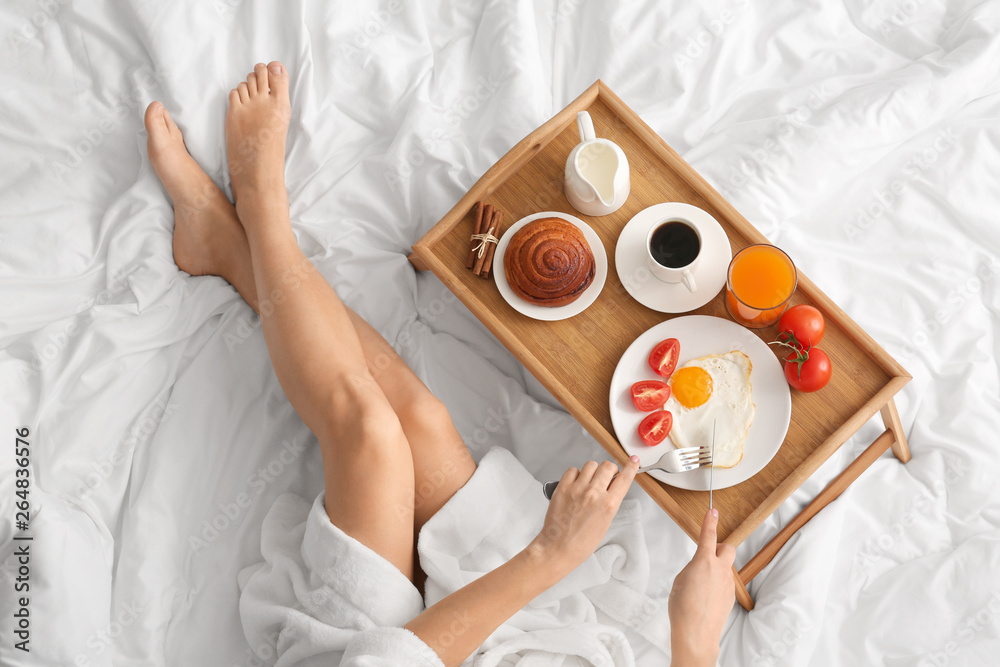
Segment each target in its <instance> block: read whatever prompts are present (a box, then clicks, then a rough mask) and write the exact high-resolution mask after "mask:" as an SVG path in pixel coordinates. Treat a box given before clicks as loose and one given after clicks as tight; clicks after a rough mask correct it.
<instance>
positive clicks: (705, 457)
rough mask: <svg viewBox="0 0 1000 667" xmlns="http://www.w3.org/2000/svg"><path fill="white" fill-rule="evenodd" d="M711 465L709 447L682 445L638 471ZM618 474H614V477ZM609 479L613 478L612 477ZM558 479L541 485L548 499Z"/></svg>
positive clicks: (685, 469) (684, 468)
mask: <svg viewBox="0 0 1000 667" xmlns="http://www.w3.org/2000/svg"><path fill="white" fill-rule="evenodd" d="M707 465H712V450H711V448H710V447H684V448H682V449H671V450H670V451H668V452H667V453H665V454H664V455H663V456H661V457H660V460H659V461H657V462H656V463H654V464H653V465H648V466H643V467H641V468H639V472H649V471H650V470H662V471H664V472H670V473H674V472H687V471H689V470H694V469H696V468H703V467H705V466H707ZM617 476H618V475H617V474H615V477H617ZM611 479H614V477H612V478H611ZM558 485H559V481H558V480H556V481H553V482H545V484H543V485H542V492H543V493H544V494H545V497H546V498H548V499H549V500H551V499H552V494H553V493H555V492H556V487H557V486H558Z"/></svg>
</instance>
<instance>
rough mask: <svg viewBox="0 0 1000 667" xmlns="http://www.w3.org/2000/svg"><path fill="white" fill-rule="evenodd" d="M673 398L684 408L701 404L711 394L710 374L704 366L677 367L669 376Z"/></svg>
mask: <svg viewBox="0 0 1000 667" xmlns="http://www.w3.org/2000/svg"><path fill="white" fill-rule="evenodd" d="M671 381H672V384H673V392H674V398H676V399H677V402H678V403H680V404H681V405H683V406H684V407H685V408H696V407H698V406H699V405H703V404H704V403H705V401H707V400H708V399H709V398H710V397H711V396H712V376H711V375H709V374H708V371H706V370H705V369H704V368H699V367H698V366H688V367H686V368H678V369H677V370H676V371H674V374H673V377H672V378H671Z"/></svg>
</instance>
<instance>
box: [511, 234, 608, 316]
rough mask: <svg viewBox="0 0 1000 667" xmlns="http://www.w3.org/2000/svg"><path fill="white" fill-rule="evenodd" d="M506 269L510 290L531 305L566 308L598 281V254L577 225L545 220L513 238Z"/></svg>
mask: <svg viewBox="0 0 1000 667" xmlns="http://www.w3.org/2000/svg"><path fill="white" fill-rule="evenodd" d="M503 268H504V272H505V275H506V276H507V283H508V284H509V285H510V288H511V289H512V290H513V291H514V293H515V294H517V295H518V296H519V297H521V298H522V299H524V300H525V301H527V302H528V303H533V304H535V305H536V306H547V307H555V306H565V305H567V304H570V303H573V302H574V301H576V300H577V299H578V298H580V295H581V294H583V292H584V290H586V289H587V288H588V287H589V286H590V284H591V283H592V282H594V271H595V264H594V252H593V251H592V250H591V249H590V245H589V244H588V243H587V239H585V238H584V237H583V232H582V231H580V228H579V227H577V226H576V225H573V224H572V223H569V222H567V221H566V220H563V219H562V218H541V219H539V220H534V221H532V222H530V223H528V224H527V225H525V226H524V227H522V228H521V229H519V230H518V231H517V232H516V233H515V234H514V236H512V237H511V239H510V243H509V244H508V245H507V251H506V252H505V253H504V258H503Z"/></svg>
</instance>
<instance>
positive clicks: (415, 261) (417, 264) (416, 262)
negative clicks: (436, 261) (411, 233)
mask: <svg viewBox="0 0 1000 667" xmlns="http://www.w3.org/2000/svg"><path fill="white" fill-rule="evenodd" d="M406 259H408V260H410V264H412V265H413V268H414V269H416V270H417V271H426V270H427V269H429V268H430V267H429V266H427V265H426V264H424V260H422V259H420V258H419V257H417V254H416V253H413V252H411V253H410V254H409V255H407V257H406Z"/></svg>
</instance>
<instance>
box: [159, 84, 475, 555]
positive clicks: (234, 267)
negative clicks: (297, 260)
mask: <svg viewBox="0 0 1000 667" xmlns="http://www.w3.org/2000/svg"><path fill="white" fill-rule="evenodd" d="M259 70H260V68H259V67H258V71H257V72H254V73H253V74H252V75H251V76H250V77H249V78H248V84H247V89H246V91H243V90H242V86H241V88H240V89H238V90H237V91H236V95H237V96H239V95H240V93H241V92H245V93H246V94H247V96H248V97H249V96H250V95H249V94H250V93H251V92H252V91H251V90H250V83H254V84H256V83H257V81H256V79H257V75H258V72H259ZM146 125H147V128H148V129H149V130H150V157H151V160H152V161H153V165H154V167H156V169H157V173H158V174H159V175H160V177H161V180H163V182H164V185H165V186H166V187H167V190H168V193H169V194H170V195H171V198H172V199H173V200H174V205H175V209H176V211H177V226H176V228H175V229H176V231H175V248H174V249H175V257H176V259H177V261H178V266H180V267H181V268H182V269H184V270H186V271H188V272H190V273H192V274H193V275H202V274H206V273H208V274H214V275H222V276H223V277H225V278H226V279H227V280H229V281H230V282H231V283H232V284H233V285H234V286H235V287H236V288H237V290H239V292H240V294H241V295H242V296H243V297H244V299H246V301H247V302H248V303H249V304H250V305H251V306H252V307H254V308H255V309H257V310H259V304H258V303H257V301H258V300H257V295H256V289H257V285H256V283H255V278H254V276H253V269H252V265H251V256H250V251H249V244H248V241H247V237H246V236H245V235H244V234H243V229H242V228H240V227H239V222H238V220H237V218H236V215H235V211H234V209H233V208H232V206H231V205H230V204H229V202H228V200H226V198H225V196H224V195H223V194H222V192H221V191H219V190H218V188H217V187H215V185H214V183H212V181H211V179H209V178H208V176H207V175H205V174H204V172H203V171H202V170H201V169H200V168H199V167H198V166H197V165H196V164H195V163H194V161H193V160H192V159H191V158H190V156H189V155H188V154H187V152H186V150H184V148H183V140H182V139H181V138H180V132H179V130H178V128H177V127H176V125H174V124H173V122H172V121H171V120H170V118H169V115H168V114H166V113H165V111H164V110H162V107H161V106H160V105H159V104H158V103H157V104H154V105H151V106H150V108H149V110H147V118H146ZM265 129H272V130H273V128H265ZM268 134H270V133H264V136H263V137H260V136H258V137H256V138H251V139H250V140H248V141H246V142H244V143H242V144H240V146H238V147H234V146H232V144H231V146H230V148H231V154H232V149H233V148H236V149H237V150H239V149H244V150H243V151H241V152H240V153H239V154H236V155H234V157H239V155H243V156H244V157H251V156H252V154H253V151H254V149H255V148H256V146H255V139H256V140H258V141H259V140H260V139H266V138H268V136H267V135H268ZM282 137H283V134H282ZM235 166H236V170H235V171H237V172H239V171H240V170H241V169H245V168H246V167H245V164H244V165H241V164H240V163H239V162H237V164H236V165H235ZM178 174H179V175H180V176H178ZM234 180H235V179H234ZM300 268H301V269H302V270H308V269H310V268H311V266H310V267H305V266H301V267H300ZM298 273H299V269H295V270H292V271H289V272H287V273H286V274H285V276H284V277H283V279H284V280H287V281H289V282H292V283H297V282H298V276H297V274H298ZM277 298H281V297H280V296H279V297H277ZM275 300H277V299H275ZM264 305H265V317H268V315H267V314H266V313H267V312H271V315H274V313H275V311H273V310H272V308H274V305H275V304H270V305H269V304H268V303H267V301H265V304H264ZM347 313H348V316H349V318H350V320H351V322H352V324H353V326H354V328H355V331H356V333H357V336H358V339H359V341H360V343H361V347H362V350H363V354H364V358H365V363H366V366H367V368H368V371H369V373H370V374H371V375H372V376H373V377H374V378H375V379H376V382H377V384H378V385H379V387H380V388H381V389H382V391H383V394H384V395H385V397H386V399H387V400H388V401H389V403H390V406H391V407H393V409H394V412H397V414H398V419H399V421H400V423H401V426H402V428H403V432H404V436H405V439H406V440H407V441H409V442H408V444H409V446H410V448H411V450H412V452H413V457H414V468H415V480H416V482H415V487H416V489H415V495H416V497H415V502H414V499H413V498H412V497H411V500H410V502H411V503H414V506H415V513H414V514H415V516H414V521H415V523H416V530H419V527H420V526H421V525H422V524H423V522H424V521H426V520H427V518H429V517H430V516H431V515H433V514H434V512H436V511H437V509H439V508H440V506H441V505H443V504H444V502H446V501H447V499H448V498H450V497H451V495H453V493H454V492H455V490H457V489H458V488H459V487H461V486H462V485H463V484H464V483H465V482H466V481H467V480H468V478H469V477H470V476H471V474H472V472H473V471H474V470H475V464H474V462H473V461H472V458H471V456H470V455H469V453H468V450H467V449H466V448H465V446H464V443H462V441H461V438H460V437H459V436H458V433H457V431H455V428H454V425H453V424H452V423H451V419H450V417H449V416H448V414H447V410H446V409H445V408H444V406H443V404H441V403H440V401H438V400H437V399H436V398H434V397H433V396H432V395H431V394H430V392H429V391H428V390H427V388H426V387H425V386H424V385H423V383H422V382H421V381H420V380H419V378H417V376H416V375H415V374H413V372H412V371H411V370H410V369H409V367H407V366H406V364H405V363H404V362H403V361H402V359H400V358H399V357H398V355H396V353H395V351H394V350H393V349H392V348H391V346H389V344H388V343H387V342H386V341H385V339H383V338H382V337H381V336H380V335H379V334H378V333H377V332H376V331H375V330H374V329H373V328H372V327H370V326H369V325H368V324H367V322H365V321H364V320H363V319H362V318H360V317H359V316H358V315H357V314H355V313H353V311H350V310H349V309H347ZM266 336H267V334H266V333H265V337H266ZM307 423H308V422H307ZM411 439H412V440H411ZM324 451H325V450H324ZM327 459H329V457H327V456H324V460H327ZM328 486H329V485H328ZM397 509H398V508H397ZM338 525H339V524H338ZM349 532H350V531H349ZM362 541H364V540H362ZM401 569H403V568H401ZM418 574H419V573H418Z"/></svg>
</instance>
